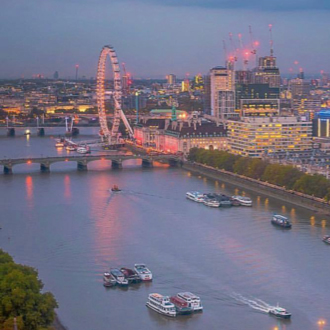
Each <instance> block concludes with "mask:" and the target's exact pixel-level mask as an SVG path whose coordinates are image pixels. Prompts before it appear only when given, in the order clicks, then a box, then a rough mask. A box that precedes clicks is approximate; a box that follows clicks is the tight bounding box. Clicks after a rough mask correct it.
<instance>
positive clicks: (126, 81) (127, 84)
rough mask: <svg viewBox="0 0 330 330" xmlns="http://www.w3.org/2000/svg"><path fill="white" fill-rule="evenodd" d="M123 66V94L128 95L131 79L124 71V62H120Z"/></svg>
mask: <svg viewBox="0 0 330 330" xmlns="http://www.w3.org/2000/svg"><path fill="white" fill-rule="evenodd" d="M121 65H122V67H123V72H124V74H123V92H124V95H129V91H130V86H131V79H130V74H129V73H127V72H126V65H125V63H122V64H121Z"/></svg>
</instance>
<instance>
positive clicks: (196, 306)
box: [177, 292, 203, 312]
mask: <svg viewBox="0 0 330 330" xmlns="http://www.w3.org/2000/svg"><path fill="white" fill-rule="evenodd" d="M177 296H178V297H179V298H181V299H183V300H184V301H186V302H187V303H188V307H191V308H192V309H193V310H194V312H198V311H202V310H203V306H202V303H201V299H200V298H199V297H197V296H196V295H194V294H193V293H191V292H180V293H178V294H177Z"/></svg>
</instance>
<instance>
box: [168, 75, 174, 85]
mask: <svg viewBox="0 0 330 330" xmlns="http://www.w3.org/2000/svg"><path fill="white" fill-rule="evenodd" d="M167 83H168V84H169V85H174V84H175V83H176V75H175V74H173V73H171V74H169V75H168V76H167Z"/></svg>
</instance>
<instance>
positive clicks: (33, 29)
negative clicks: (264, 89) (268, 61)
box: [0, 0, 330, 78]
mask: <svg viewBox="0 0 330 330" xmlns="http://www.w3.org/2000/svg"><path fill="white" fill-rule="evenodd" d="M2 7H3V10H2V11H1V13H0V19H1V23H0V27H1V30H3V31H7V32H6V33H2V34H1V36H0V44H1V46H2V47H1V48H2V52H1V54H0V78H18V77H22V76H24V77H25V78H31V77H32V75H33V74H42V75H44V76H45V77H48V78H51V77H52V76H53V74H54V72H55V71H58V72H59V75H60V77H62V78H66V77H71V78H74V77H75V70H76V68H75V66H76V64H79V76H80V77H82V76H85V77H87V78H89V77H95V74H96V67H97V59H98V56H99V52H100V49H101V48H102V46H103V45H105V44H112V45H113V46H114V47H115V48H116V49H117V52H118V56H119V61H120V62H125V63H126V66H127V70H128V71H129V72H130V73H131V74H132V75H133V76H134V77H143V78H148V77H150V78H162V77H163V78H165V76H166V75H167V74H169V73H174V74H176V75H177V76H178V77H184V76H185V74H186V73H187V72H189V73H190V75H191V76H192V75H194V74H198V73H201V74H206V73H207V72H208V71H209V69H210V68H212V67H214V66H217V65H223V64H224V63H225V55H224V50H223V40H226V41H227V48H228V49H229V48H230V43H229V39H228V34H229V33H230V32H231V33H233V36H234V37H235V39H236V43H237V44H238V39H237V35H238V34H239V33H241V34H242V39H243V42H244V43H245V44H248V43H249V42H250V36H249V31H248V26H249V25H251V26H252V29H253V35H254V37H255V38H256V39H257V40H258V41H260V43H261V46H260V49H259V50H258V51H259V55H260V56H264V55H268V54H269V48H270V47H269V31H268V30H269V29H268V24H272V25H273V36H274V55H275V56H276V57H277V58H278V66H279V67H280V69H281V73H282V74H283V75H287V74H289V73H290V72H292V74H295V73H297V72H298V71H299V68H303V69H304V71H305V72H307V73H315V74H317V73H319V72H320V71H321V70H324V71H325V72H329V71H330V66H329V64H328V62H327V54H328V53H329V51H330V49H329V46H327V45H328V44H329V36H328V35H327V27H328V23H327V19H326V15H327V13H328V11H329V10H330V4H325V3H316V4H312V2H310V1H290V3H289V4H288V3H286V2H284V1H280V2H277V3H276V6H275V5H274V4H273V3H271V2H267V3H264V2H262V1H249V3H246V2H244V1H231V2H228V1H215V0H213V1H212V0H209V1H198V0H195V1H185V0H184V1H181V2H180V4H176V3H175V1H172V0H168V1H162V2H161V1H157V0H153V1H152V0H139V1H134V2H133V1H110V2H109V1H104V0H98V1H93V2H92V1H90V0H84V1H79V2H78V1H75V0H72V1H67V2H64V1H62V0H47V1H41V0H32V1H30V2H29V3H28V4H26V3H25V4H24V5H22V4H21V1H19V0H18V1H8V0H5V1H4V2H3V4H2ZM311 26H313V29H311V28H310V27H311ZM301 36H303V37H301ZM295 61H298V62H299V63H298V64H294V62H295ZM251 67H252V65H250V68H251ZM290 69H292V70H291V71H290Z"/></svg>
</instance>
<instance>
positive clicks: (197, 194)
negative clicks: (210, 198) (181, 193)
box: [186, 191, 205, 203]
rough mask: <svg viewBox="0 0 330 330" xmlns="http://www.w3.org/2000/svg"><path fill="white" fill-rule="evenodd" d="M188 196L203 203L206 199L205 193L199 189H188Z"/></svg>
mask: <svg viewBox="0 0 330 330" xmlns="http://www.w3.org/2000/svg"><path fill="white" fill-rule="evenodd" d="M186 197H187V198H188V199H190V200H192V201H194V202H197V203H203V202H204V200H205V197H204V195H203V194H202V193H200V192H198V191H188V192H187V193H186Z"/></svg>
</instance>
